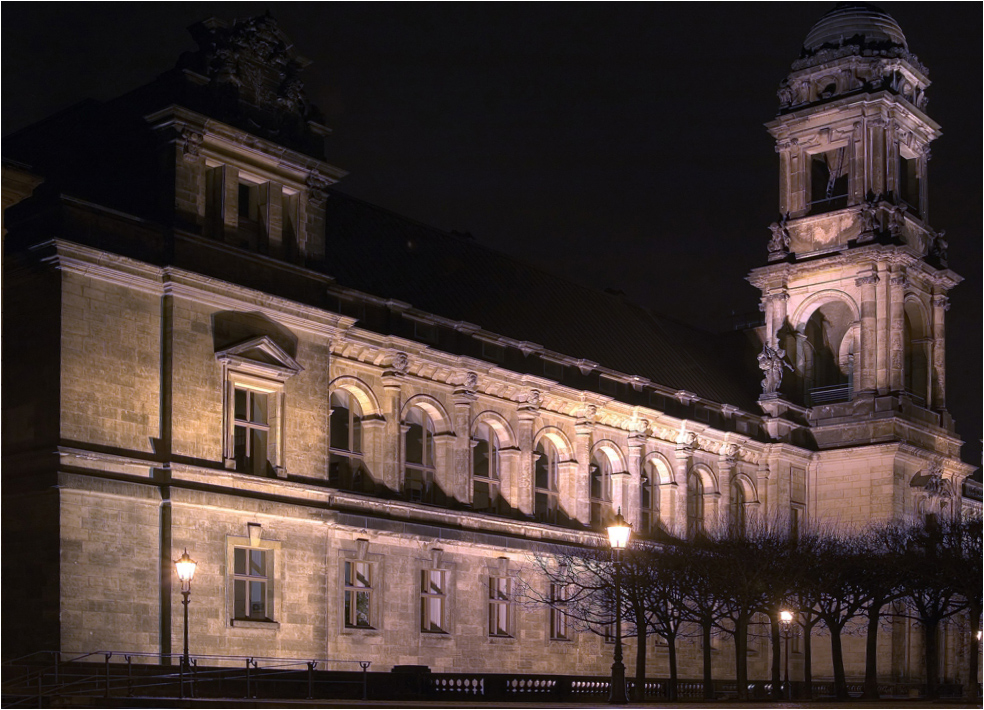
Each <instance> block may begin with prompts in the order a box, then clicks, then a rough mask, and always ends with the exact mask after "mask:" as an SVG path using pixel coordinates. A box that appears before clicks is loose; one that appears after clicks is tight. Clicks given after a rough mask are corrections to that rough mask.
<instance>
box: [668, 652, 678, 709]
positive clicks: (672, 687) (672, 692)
mask: <svg viewBox="0 0 984 710" xmlns="http://www.w3.org/2000/svg"><path fill="white" fill-rule="evenodd" d="M666 641H667V643H669V648H668V650H669V655H670V659H669V660H670V683H669V685H668V686H667V687H666V699H667V700H669V701H670V702H671V703H675V702H676V699H677V652H676V651H677V649H676V636H672V637H670V638H668V639H666Z"/></svg>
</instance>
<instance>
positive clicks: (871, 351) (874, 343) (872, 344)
mask: <svg viewBox="0 0 984 710" xmlns="http://www.w3.org/2000/svg"><path fill="white" fill-rule="evenodd" d="M877 283H878V274H877V273H875V267H874V266H872V267H871V269H870V271H868V272H867V273H864V274H863V275H862V276H858V278H856V279H855V280H854V284H855V285H856V286H857V287H858V288H860V289H861V343H860V346H861V347H860V348H859V355H860V360H861V362H860V363H859V364H858V390H859V391H860V392H865V393H869V392H870V393H874V392H875V391H876V390H877V385H876V366H877V362H876V358H877V355H876V353H877V350H878V311H877V307H876V304H875V299H876V296H877V294H876V293H875V284H877Z"/></svg>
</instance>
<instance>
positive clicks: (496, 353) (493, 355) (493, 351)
mask: <svg viewBox="0 0 984 710" xmlns="http://www.w3.org/2000/svg"><path fill="white" fill-rule="evenodd" d="M482 357H483V358H484V359H486V360H491V361H492V362H502V361H504V360H505V359H506V349H505V348H504V347H502V346H501V345H497V344H495V343H489V342H486V341H484V340H483V341H482Z"/></svg>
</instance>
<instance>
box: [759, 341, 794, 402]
mask: <svg viewBox="0 0 984 710" xmlns="http://www.w3.org/2000/svg"><path fill="white" fill-rule="evenodd" d="M785 357H786V351H785V350H783V349H782V348H781V347H779V346H778V345H776V347H774V348H773V347H770V346H769V345H764V346H763V347H762V352H760V353H759V354H758V364H759V369H760V370H762V372H764V373H765V379H763V380H762V392H763V393H764V394H775V393H776V392H778V391H779V385H781V384H782V374H783V368H786V369H788V370H790V371H792V369H793V366H792V365H790V364H789V363H788V362H786V360H785V359H784V358H785Z"/></svg>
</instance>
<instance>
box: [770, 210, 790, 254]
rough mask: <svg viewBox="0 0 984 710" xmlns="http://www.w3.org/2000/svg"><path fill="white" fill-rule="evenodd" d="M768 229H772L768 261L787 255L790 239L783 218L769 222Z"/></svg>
mask: <svg viewBox="0 0 984 710" xmlns="http://www.w3.org/2000/svg"><path fill="white" fill-rule="evenodd" d="M769 229H770V230H772V238H771V239H770V240H769V261H777V260H779V259H782V258H784V257H786V256H788V254H789V243H790V239H789V229H787V228H786V220H785V218H783V219H782V220H780V221H779V222H773V223H772V224H770V225H769Z"/></svg>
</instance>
